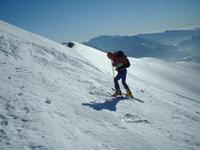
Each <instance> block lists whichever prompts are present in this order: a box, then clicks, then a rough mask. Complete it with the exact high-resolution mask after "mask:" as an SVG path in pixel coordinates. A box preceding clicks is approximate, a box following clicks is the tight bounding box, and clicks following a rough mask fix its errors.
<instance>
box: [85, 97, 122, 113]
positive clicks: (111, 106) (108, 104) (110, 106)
mask: <svg viewBox="0 0 200 150" xmlns="http://www.w3.org/2000/svg"><path fill="white" fill-rule="evenodd" d="M125 99H126V98H124V97H115V98H111V100H109V101H105V102H103V103H99V102H90V103H82V105H83V106H89V107H91V108H93V109H94V110H96V111H100V110H102V109H107V110H110V111H116V110H117V108H116V106H117V103H118V102H120V101H122V100H125Z"/></svg>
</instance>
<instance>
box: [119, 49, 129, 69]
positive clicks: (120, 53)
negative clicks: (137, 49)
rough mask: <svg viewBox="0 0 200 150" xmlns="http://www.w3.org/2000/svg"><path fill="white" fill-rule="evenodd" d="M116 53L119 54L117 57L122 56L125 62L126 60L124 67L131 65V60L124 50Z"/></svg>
mask: <svg viewBox="0 0 200 150" xmlns="http://www.w3.org/2000/svg"><path fill="white" fill-rule="evenodd" d="M116 55H117V57H120V58H122V59H123V62H124V65H123V67H124V68H128V67H130V62H129V60H128V58H127V56H126V55H125V54H124V52H123V51H117V52H116Z"/></svg>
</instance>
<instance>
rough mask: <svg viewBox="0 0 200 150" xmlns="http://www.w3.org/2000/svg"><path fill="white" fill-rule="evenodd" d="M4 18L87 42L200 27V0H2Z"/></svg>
mask: <svg viewBox="0 0 200 150" xmlns="http://www.w3.org/2000/svg"><path fill="white" fill-rule="evenodd" d="M0 19H1V20H3V21H6V22H9V23H11V24H14V25H16V26H19V27H21V28H24V29H26V30H28V31H31V32H34V33H36V34H39V35H42V36H45V37H47V38H50V39H53V40H56V41H58V42H64V41H69V40H75V41H86V40H89V39H91V38H93V37H96V36H99V35H130V34H131V35H132V34H137V33H146V32H158V31H164V30H168V29H179V28H188V27H191V26H200V0H0Z"/></svg>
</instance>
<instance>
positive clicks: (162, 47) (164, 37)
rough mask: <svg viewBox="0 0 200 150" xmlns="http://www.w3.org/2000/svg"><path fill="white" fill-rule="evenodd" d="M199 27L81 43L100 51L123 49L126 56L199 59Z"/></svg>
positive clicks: (98, 38) (97, 38) (103, 37)
mask: <svg viewBox="0 0 200 150" xmlns="http://www.w3.org/2000/svg"><path fill="white" fill-rule="evenodd" d="M199 41H200V28H194V29H187V30H169V31H165V32H162V33H148V34H138V35H133V36H109V35H105V36H99V37H96V38H93V39H91V40H89V41H87V42H83V44H85V45H87V46H91V47H94V48H97V49H100V50H102V51H104V52H108V51H117V50H123V51H124V52H125V53H126V54H127V55H128V56H130V57H136V58H139V57H153V58H159V59H165V60H189V61H191V60H194V61H197V62H200V44H199V43H200V42H199Z"/></svg>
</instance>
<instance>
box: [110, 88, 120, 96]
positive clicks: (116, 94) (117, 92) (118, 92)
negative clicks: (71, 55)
mask: <svg viewBox="0 0 200 150" xmlns="http://www.w3.org/2000/svg"><path fill="white" fill-rule="evenodd" d="M121 95H122V92H121V90H120V89H116V91H115V93H114V94H113V95H112V96H113V97H117V96H121Z"/></svg>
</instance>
